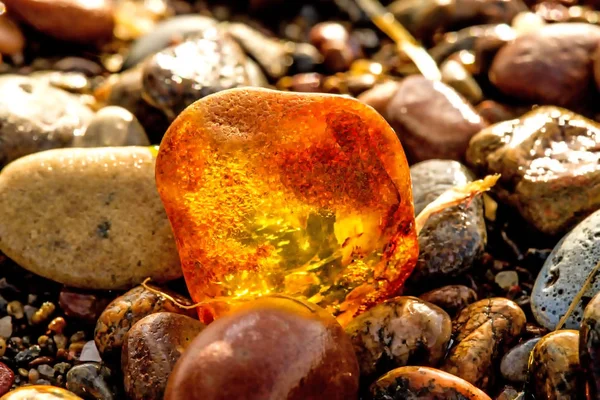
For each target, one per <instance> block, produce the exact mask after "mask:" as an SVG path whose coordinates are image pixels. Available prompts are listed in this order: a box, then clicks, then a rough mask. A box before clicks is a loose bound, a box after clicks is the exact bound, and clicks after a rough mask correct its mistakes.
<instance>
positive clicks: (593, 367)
mask: <svg viewBox="0 0 600 400" xmlns="http://www.w3.org/2000/svg"><path fill="white" fill-rule="evenodd" d="M599 320H600V295H598V294H596V295H595V296H594V298H593V299H592V300H591V301H590V302H589V303H588V305H587V306H586V307H585V311H584V313H583V320H582V321H581V328H580V330H579V359H580V361H581V366H582V367H583V368H585V376H586V377H587V382H588V390H589V393H590V399H597V398H599V396H600V323H599Z"/></svg>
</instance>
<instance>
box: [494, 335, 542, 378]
mask: <svg viewBox="0 0 600 400" xmlns="http://www.w3.org/2000/svg"><path fill="white" fill-rule="evenodd" d="M540 339H541V338H539V337H537V338H532V339H529V340H527V341H525V342H523V343H520V344H518V345H516V346H515V347H513V348H512V349H510V350H509V351H508V352H507V353H506V354H505V355H504V357H502V361H501V363H500V372H501V373H502V376H503V377H504V379H507V380H509V381H511V382H518V383H523V382H525V381H526V380H527V368H528V365H529V355H530V354H531V351H532V350H533V348H534V347H535V345H536V344H537V342H539V341H540Z"/></svg>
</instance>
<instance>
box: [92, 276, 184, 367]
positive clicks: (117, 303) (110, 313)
mask: <svg viewBox="0 0 600 400" xmlns="http://www.w3.org/2000/svg"><path fill="white" fill-rule="evenodd" d="M161 290H162V291H163V292H166V293H169V294H170V295H171V296H173V297H174V298H176V299H178V301H179V302H180V303H184V304H190V300H188V299H186V298H183V297H181V296H179V295H177V294H175V293H172V292H169V291H167V290H164V289H161ZM161 311H167V312H172V313H177V314H184V315H188V316H190V317H194V316H195V311H194V310H184V309H181V308H179V307H178V306H176V305H175V304H174V303H173V302H172V301H170V300H167V299H166V298H164V297H162V296H159V295H157V294H155V293H152V292H150V291H149V290H147V289H145V288H144V287H143V286H137V287H135V288H133V289H131V290H130V291H128V292H127V293H125V294H124V295H122V296H119V297H117V298H116V299H115V300H113V301H112V302H111V303H110V304H109V305H108V306H107V307H106V309H105V310H104V311H103V312H102V314H101V315H100V317H99V318H98V322H97V323H96V329H95V331H94V341H95V342H96V347H97V348H98V351H99V352H100V354H102V355H120V353H121V346H122V344H123V340H124V339H125V335H126V334H127V332H128V331H129V330H130V329H131V327H132V326H133V325H134V324H135V323H136V322H138V321H139V320H141V319H142V318H144V317H145V316H147V315H150V314H153V313H157V312H161Z"/></svg>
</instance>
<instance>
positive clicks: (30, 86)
mask: <svg viewBox="0 0 600 400" xmlns="http://www.w3.org/2000/svg"><path fill="white" fill-rule="evenodd" d="M92 116H93V112H92V110H90V109H89V108H88V107H86V106H84V105H83V104H81V102H80V101H79V98H78V97H77V96H76V95H73V94H71V93H68V92H66V91H64V90H60V89H57V88H55V87H52V86H51V85H50V84H49V83H48V81H47V80H46V81H45V80H43V79H33V78H30V77H26V76H17V75H3V76H1V77H0V122H1V123H2V124H1V127H0V142H1V143H2V146H0V168H2V167H3V166H4V165H6V164H8V163H9V162H11V161H13V160H15V159H17V158H19V157H22V156H25V155H27V154H31V153H35V152H38V151H42V150H48V149H52V148H57V147H67V146H69V145H70V144H71V142H72V141H73V137H74V136H75V135H81V134H82V133H83V131H84V130H85V128H86V127H87V124H88V123H89V121H90V120H91V118H92Z"/></svg>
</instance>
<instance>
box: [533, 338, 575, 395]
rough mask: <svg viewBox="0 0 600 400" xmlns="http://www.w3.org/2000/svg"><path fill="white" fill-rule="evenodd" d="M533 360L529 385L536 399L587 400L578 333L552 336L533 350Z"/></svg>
mask: <svg viewBox="0 0 600 400" xmlns="http://www.w3.org/2000/svg"><path fill="white" fill-rule="evenodd" d="M531 360H532V361H531V365H530V366H529V375H530V378H529V382H530V386H531V391H532V393H533V394H534V395H535V398H537V399H548V400H557V399H561V400H571V399H572V400H576V399H583V398H585V394H584V391H585V383H584V380H583V374H582V371H581V368H580V365H579V332H577V331H574V330H562V331H555V332H552V333H549V334H548V335H546V336H544V337H543V338H542V339H541V340H540V341H539V342H538V344H537V345H536V346H535V347H534V349H533V353H532V356H531Z"/></svg>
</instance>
